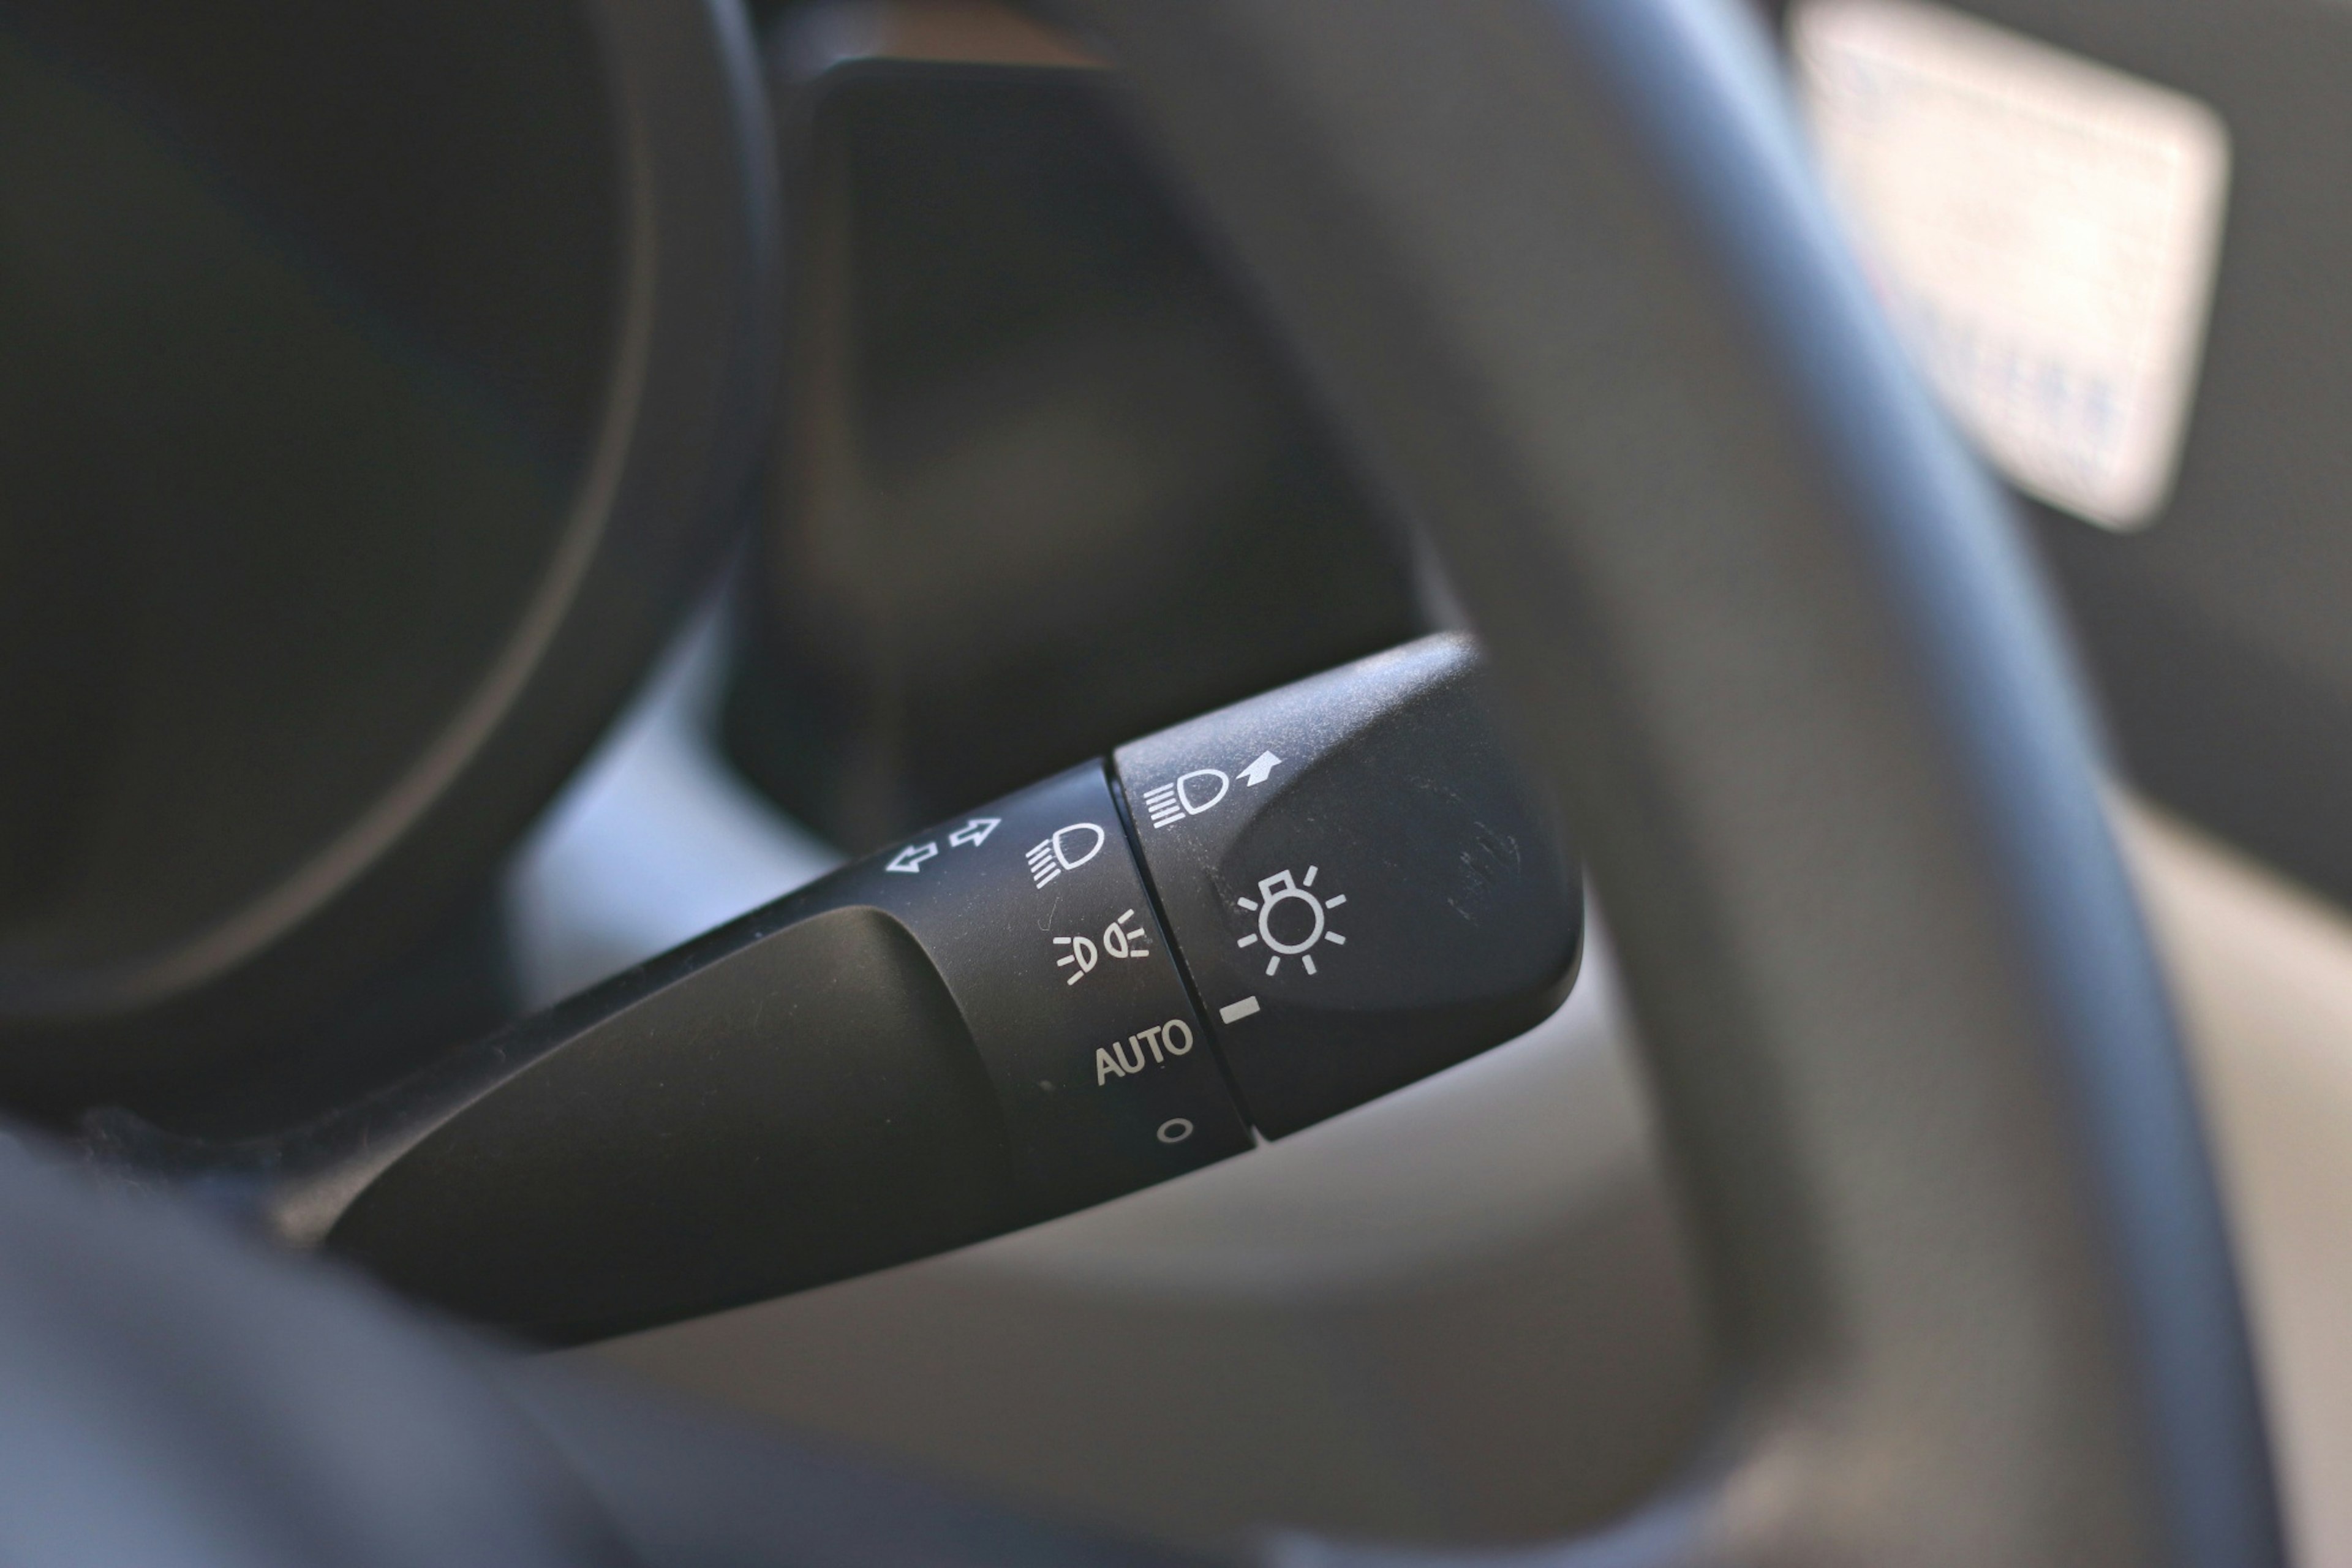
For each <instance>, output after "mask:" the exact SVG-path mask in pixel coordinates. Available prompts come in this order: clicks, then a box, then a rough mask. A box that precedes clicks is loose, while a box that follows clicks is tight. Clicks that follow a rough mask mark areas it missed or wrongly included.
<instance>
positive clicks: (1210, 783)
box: [1143, 752, 1282, 827]
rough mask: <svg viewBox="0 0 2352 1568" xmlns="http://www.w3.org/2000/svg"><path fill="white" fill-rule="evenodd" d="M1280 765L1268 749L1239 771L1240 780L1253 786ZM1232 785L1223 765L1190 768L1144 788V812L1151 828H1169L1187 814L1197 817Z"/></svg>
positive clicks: (1278, 760) (1229, 789) (1230, 775)
mask: <svg viewBox="0 0 2352 1568" xmlns="http://www.w3.org/2000/svg"><path fill="white" fill-rule="evenodd" d="M1281 765H1282V759H1281V758H1280V757H1277V756H1276V755H1275V754H1274V753H1273V752H1259V753H1258V754H1257V756H1256V758H1255V760H1254V761H1253V762H1252V763H1250V765H1249V766H1247V767H1245V768H1244V769H1243V770H1242V773H1241V779H1242V783H1243V784H1246V785H1248V786H1249V787H1251V788H1253V789H1255V788H1256V787H1257V786H1258V785H1259V784H1264V783H1265V781H1266V777H1267V775H1268V774H1270V773H1273V772H1274V770H1275V769H1276V768H1278V767H1280V766H1281ZM1233 787H1234V781H1233V775H1232V774H1230V773H1226V772H1225V771H1224V770H1223V768H1194V769H1193V770H1192V772H1191V773H1180V774H1178V775H1177V776H1176V777H1175V778H1173V779H1171V780H1170V781H1169V782H1168V783H1166V784H1154V785H1152V786H1151V787H1150V789H1148V790H1145V791H1144V792H1143V810H1144V814H1145V815H1146V816H1150V818H1151V826H1154V827H1173V826H1176V825H1177V824H1178V823H1180V822H1181V821H1183V820H1184V819H1185V818H1186V817H1188V816H1200V815H1201V814H1202V812H1205V811H1208V810H1211V809H1213V807H1215V806H1216V805H1218V804H1219V803H1220V802H1222V801H1223V799H1224V798H1225V795H1227V794H1228V793H1229V792H1230V791H1231V790H1232V789H1233Z"/></svg>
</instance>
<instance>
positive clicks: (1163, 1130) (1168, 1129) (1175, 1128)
mask: <svg viewBox="0 0 2352 1568" xmlns="http://www.w3.org/2000/svg"><path fill="white" fill-rule="evenodd" d="M1191 1136H1192V1123H1191V1122H1189V1121H1185V1120H1184V1119H1183V1118H1182V1117H1181V1116H1178V1117H1172V1118H1171V1119H1170V1120H1168V1121H1163V1122H1161V1123H1160V1133H1159V1137H1160V1142H1162V1143H1181V1142H1184V1140H1185V1139H1187V1138H1190V1137H1191Z"/></svg>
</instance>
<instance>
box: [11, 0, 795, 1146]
mask: <svg viewBox="0 0 2352 1568" xmlns="http://www.w3.org/2000/svg"><path fill="white" fill-rule="evenodd" d="M583 16H584V19H585V20H586V22H587V24H588V26H589V27H590V29H591V31H592V32H593V38H594V45H595V49H596V54H597V59H598V65H599V67H600V68H601V70H602V74H603V82H604V94H603V96H604V102H603V104H602V106H601V112H602V114H603V116H604V119H605V121H606V124H607V132H608V135H607V145H608V147H609V148H610V150H611V153H612V155H613V157H614V162H615V164H616V168H615V174H616V176H617V178H616V194H617V196H618V203H619V212H618V214H617V216H618V219H619V223H618V232H617V233H616V234H615V235H614V246H615V247H616V248H617V249H618V251H619V252H620V254H621V264H620V266H619V268H618V277H617V279H616V282H617V288H616V289H615V296H616V297H615V304H616V306H617V312H616V314H617V320H616V321H615V322H614V329H613V331H612V335H611V338H610V349H609V353H608V354H607V358H606V363H605V367H604V386H603V388H602V391H601V395H599V397H598V398H597V410H598V411H597V413H596V415H595V416H594V426H593V436H592V437H591V438H590V443H589V447H588V450H587V453H586V455H585V458H584V460H583V462H582V464H581V467H580V470H579V473H578V475H577V478H576V480H575V482H574V484H573V486H572V492H571V495H570V499H569V501H568V503H567V508H566V511H565V515H564V518H563V521H562V529H561V533H560V536H559V537H558V540H557V542H556V543H555V545H554V548H553V549H552V550H551V552H549V554H548V556H547V557H546V559H545V561H544V563H543V564H542V566H541V570H540V571H539V573H538V575H537V577H536V580H535V582H534V583H533V584H532V586H531V588H530V593H529V595H528V596H527V599H526V600H525V602H524V603H522V604H521V605H520V606H518V608H517V612H516V613H515V615H514V616H513V618H512V620H511V622H510V623H509V626H508V627H507V629H506V632H505V635H504V637H502V639H501V640H500V642H499V646H498V647H497V649H496V652H495V654H494V656H493V657H492V658H489V659H488V661H487V662H486V663H485V664H483V665H482V666H481V667H479V668H478V670H477V672H476V677H475V679H473V680H472V682H471V684H470V686H469V687H468V688H467V689H466V690H464V691H463V692H462V694H459V695H457V697H456V699H455V700H452V701H450V702H449V703H448V704H447V706H446V709H445V710H444V716H443V719H442V721H441V722H440V723H439V724H438V726H437V728H436V730H435V731H433V732H432V734H431V737H430V739H429V740H428V741H427V742H425V744H423V745H421V746H419V747H417V748H416V749H415V751H414V752H411V753H410V754H409V755H408V756H407V757H406V759H405V762H404V765H403V766H402V767H401V768H400V769H399V771H398V773H397V774H396V776H395V777H394V779H393V780H392V782H391V783H390V784H388V786H387V787H384V788H383V789H382V790H381V791H380V792H378V793H376V794H374V795H373V796H372V797H371V798H368V799H365V800H357V801H353V802H352V804H351V806H350V809H349V810H348V811H347V812H346V813H345V814H344V816H343V817H342V818H341V827H340V829H339V830H338V831H336V832H335V833H333V834H332V835H331V837H328V838H327V839H326V840H325V841H323V842H319V843H315V844H312V845H310V846H309V847H307V849H306V850H305V851H304V852H303V853H302V855H301V856H300V858H299V860H298V861H296V862H295V863H294V864H293V865H292V866H291V868H290V869H288V870H286V871H285V872H284V873H283V874H281V875H278V876H277V877H276V878H275V879H273V880H271V881H270V882H269V883H268V885H267V886H265V887H262V888H260V889H257V890H254V891H252V892H251V893H250V894H249V896H245V897H242V898H239V899H237V900H235V901H234V902H233V903H232V904H230V905H228V906H226V907H216V908H215V909H213V910H210V911H209V918H207V919H205V920H204V921H200V922H190V923H189V924H188V925H186V926H185V927H184V928H183V929H181V930H179V931H175V932H173V933H172V935H171V936H170V938H169V939H168V940H165V941H163V942H156V943H153V944H151V945H149V946H148V947H146V948H145V949H144V950H143V951H139V952H134V953H131V954H129V955H127V956H126V955H116V956H114V957H113V958H112V959H111V961H110V962H103V963H97V964H75V963H60V964H54V965H45V964H44V963H41V962H40V961H39V959H38V958H37V957H36V958H35V959H34V960H32V961H31V962H26V961H24V960H22V959H21V958H20V959H18V961H16V962H15V963H12V964H11V965H10V966H9V968H8V969H7V970H6V971H5V972H0V1084H5V1087H6V1089H8V1091H9V1092H10V1093H11V1095H12V1096H13V1097H14V1098H15V1099H16V1100H17V1102H18V1103H20V1104H30V1105H36V1106H38V1105H44V1104H46V1105H51V1106H58V1107H69V1106H71V1105H73V1104H76V1103H86V1102H88V1101H89V1100H94V1099H100V1098H106V1097H111V1096H120V1095H123V1094H126V1093H130V1094H135V1093H137V1092H139V1091H141V1090H143V1089H151V1088H152V1087H153V1086H155V1085H158V1084H168V1083H180V1082H188V1081H201V1079H202V1075H204V1074H205V1073H207V1072H211V1071H215V1070H218V1069H220V1068H224V1067H225V1066H226V1067H234V1065H235V1064H236V1059H237V1058H238V1056H239V1053H240V1052H243V1051H246V1050H247V1049H249V1048H250V1047H253V1046H255V1045H256V1044H268V1043H271V1041H270V1036H271V1034H272V1033H273V1031H279V1030H283V1029H286V1028H299V1027H300V1026H302V1025H303V1023H304V1021H305V1020H306V1019H307V1018H309V1017H310V1016H315V1014H316V1012H317V1010H318V1009H319V1008H320V1007H321V1006H323V1005H327V1004H328V1003H329V1002H331V1000H332V999H333V998H334V997H336V996H337V995H339V994H342V993H344V992H346V991H348V989H349V987H351V986H352V984H355V983H357V982H359V981H361V980H362V979H364V978H365V977H367V976H368V975H369V974H370V973H373V972H375V971H377V970H380V969H381V968H382V967H383V965H384V964H386V963H390V962H392V961H394V959H395V958H397V957H398V956H399V955H400V954H401V953H402V952H404V951H405V950H406V948H407V947H408V946H409V945H410V944H412V943H414V942H416V941H417V940H419V939H420V938H421V937H423V936H424V935H425V933H426V932H427V931H429V930H431V929H432V928H433V927H434V925H435V924H436V922H437V921H444V920H446V918H448V916H449V914H450V913H451V911H452V909H453V907H454V905H455V903H456V902H457V900H462V899H464V898H466V897H467V896H470V895H478V893H479V892H480V891H481V890H482V889H483V888H484V885H485V879H486V875H487V872H488V868H489V867H490V866H492V865H493V864H494V863H495V861H496V858H497V857H498V856H499V853H500V852H501V851H502V850H503V849H504V848H505V847H507V846H508V845H509V844H511V843H512V842H513V840H514V839H515V838H516V837H518V836H519V835H520V832H521V830H522V829H523V827H524V826H526V825H527V824H528V823H529V822H530V819H531V818H532V817H533V816H535V815H536V814H537V813H538V812H539V810H540V809H541V807H542V806H543V805H545V804H546V802H547V800H548V799H549V798H550V797H551V795H553V793H554V792H555V790H556V789H557V788H558V787H559V786H560V785H561V784H562V782H563V781H564V779H565V778H566V777H567V776H568V775H569V774H570V773H572V771H573V770H574V769H575V768H576V766H577V764H578V763H579V762H580V760H581V759H582V757H583V756H584V755H585V753H586V752H587V750H588V748H589V747H590V746H591V745H593V743H594V742H595V740H596V739H597V737H598V735H599V734H600V733H601V732H602V731H603V730H604V727H605V725H606V724H607V723H608V722H609V721H611V719H612V718H613V717H614V714H615V713H616V712H617V710H619V708H620V706H621V704H622V703H623V702H624V701H625V700H626V699H627V697H628V696H629V695H630V693H631V692H632V691H633V689H635V686H636V685H637V683H638V682H639V681H640V680H641V679H643V677H644V674H645V671H646V668H647V667H648V666H649V664H650V662H651V659H652V657H653V655H654V653H655V652H656V650H657V649H658V647H660V646H661V645H662V643H663V642H664V641H665V640H666V639H667V637H669V635H670V634H671V633H672V632H673V631H674V629H675V626H676V624H677V620H678V618H679V616H681V615H682V614H683V613H684V611H685V609H686V607H687V606H688V604H689V603H690V602H691V600H692V599H693V597H694V596H695V595H698V594H699V593H701V592H702V591H704V590H705V589H706V588H707V587H708V586H709V584H710V583H711V581H712V580H713V577H714V575H715V574H716V571H717V568H718V566H719V561H720V558H721V553H722V552H723V550H724V548H725V545H726V542H727V540H728V538H729V536H730V532H731V525H732V524H733V523H735V522H736V521H738V520H739V516H740V513H739V510H738V509H739V508H740V505H741V504H742V499H743V496H744V492H745V490H746V489H747V486H748V482H749V477H750V474H751V465H752V461H753V458H754V457H755V455H756V449H757V443H758V438H759V435H760V431H761V427H762V426H763V424H764V422H765V408H766V404H767V401H768V398H769V396H770V395H771V390H772V387H771V384H772V369H773V359H774V354H773V341H772V340H773V337H774V334H775V330H776V326H777V317H778V314H779V305H778V288H777V281H776V278H775V268H776V258H777V253H778V249H779V243H778V235H777V213H776V189H775V185H776V182H775V174H774V167H773V158H774V149H773V142H772V135H771V132H770V128H769V125H768V121H767V118H766V109H765V99H764V94H763V92H762V90H761V85H760V81H759V62H758V54H757V45H756V42H755V40H754V39H753V38H752V37H751V32H750V28H749V26H748V24H747V22H746V20H745V18H744V16H742V14H741V12H740V8H738V7H737V6H735V5H730V4H727V3H725V0H584V3H583Z"/></svg>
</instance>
